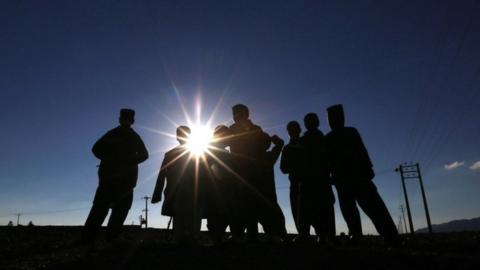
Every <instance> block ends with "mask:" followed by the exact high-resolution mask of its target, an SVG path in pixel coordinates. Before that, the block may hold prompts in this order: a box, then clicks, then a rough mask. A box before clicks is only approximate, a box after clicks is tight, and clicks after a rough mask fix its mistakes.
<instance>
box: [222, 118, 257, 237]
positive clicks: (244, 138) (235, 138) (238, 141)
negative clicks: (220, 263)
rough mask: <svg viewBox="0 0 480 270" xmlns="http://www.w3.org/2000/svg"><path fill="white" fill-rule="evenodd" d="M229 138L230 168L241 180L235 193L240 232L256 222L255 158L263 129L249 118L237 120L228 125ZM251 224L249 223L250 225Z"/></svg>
mask: <svg viewBox="0 0 480 270" xmlns="http://www.w3.org/2000/svg"><path fill="white" fill-rule="evenodd" d="M229 130H230V133H231V139H230V141H229V146H230V151H231V153H232V168H233V170H234V172H235V176H236V179H237V180H239V181H240V182H241V184H240V185H239V186H238V190H237V191H236V193H237V194H238V196H237V198H238V200H239V206H240V207H239V208H238V211H239V215H240V217H239V219H238V220H240V221H241V223H242V226H241V227H242V228H243V229H242V232H243V231H244V230H245V229H246V228H247V226H248V224H254V223H255V224H256V214H255V213H256V211H257V207H256V205H255V202H256V200H257V198H258V191H257V190H256V189H255V187H254V181H255V174H256V170H257V167H258V163H257V158H258V155H259V154H260V153H261V151H262V150H261V142H262V141H261V140H262V138H263V137H262V134H263V131H262V129H261V127H259V126H257V125H255V124H253V123H252V122H251V121H250V120H243V121H241V122H237V123H235V124H233V125H231V126H230V127H229ZM252 226H253V225H250V227H252Z"/></svg>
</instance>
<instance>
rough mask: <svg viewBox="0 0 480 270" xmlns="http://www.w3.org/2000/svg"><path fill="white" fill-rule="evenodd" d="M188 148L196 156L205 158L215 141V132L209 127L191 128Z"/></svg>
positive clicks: (195, 126)
mask: <svg viewBox="0 0 480 270" xmlns="http://www.w3.org/2000/svg"><path fill="white" fill-rule="evenodd" d="M190 129H191V133H190V135H189V136H188V139H187V144H186V147H187V149H188V151H190V153H192V154H193V155H195V156H203V155H204V154H205V152H206V151H207V150H208V148H209V146H210V143H211V142H212V140H213V130H212V129H211V128H209V127H208V126H207V125H201V124H195V125H192V126H191V127H190Z"/></svg>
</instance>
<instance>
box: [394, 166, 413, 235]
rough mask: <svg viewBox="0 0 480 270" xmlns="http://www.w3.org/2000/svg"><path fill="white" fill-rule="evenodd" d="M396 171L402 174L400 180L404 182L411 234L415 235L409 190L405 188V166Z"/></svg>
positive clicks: (404, 194)
mask: <svg viewBox="0 0 480 270" xmlns="http://www.w3.org/2000/svg"><path fill="white" fill-rule="evenodd" d="M395 171H396V172H400V178H401V180H402V188H403V196H404V197H405V205H406V206H407V214H408V225H410V233H411V234H413V233H414V229H413V221H412V212H411V211H410V203H409V202H408V194H407V188H406V187H405V176H404V170H403V166H402V165H400V166H399V167H398V168H397V169H395ZM405 231H406V230H405Z"/></svg>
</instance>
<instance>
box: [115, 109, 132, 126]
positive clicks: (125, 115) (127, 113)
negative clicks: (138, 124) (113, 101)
mask: <svg viewBox="0 0 480 270" xmlns="http://www.w3.org/2000/svg"><path fill="white" fill-rule="evenodd" d="M118 122H119V123H120V126H122V127H130V126H131V125H133V123H135V111H134V110H132V109H125V108H124V109H121V110H120V117H119V118H118Z"/></svg>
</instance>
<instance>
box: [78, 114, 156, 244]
mask: <svg viewBox="0 0 480 270" xmlns="http://www.w3.org/2000/svg"><path fill="white" fill-rule="evenodd" d="M134 122H135V111H134V110H131V109H121V110H120V118H119V123H120V125H119V126H118V127H116V128H114V129H112V130H110V131H108V132H107V133H106V134H105V135H103V136H102V137H101V138H100V139H99V140H98V141H97V142H96V143H95V144H94V145H93V148H92V152H93V154H94V155H95V157H97V158H98V159H100V166H99V169H98V178H99V183H98V187H97V191H96V193H95V198H94V200H93V206H92V209H91V210H90V214H89V215H88V218H87V221H86V222H85V227H84V231H83V239H82V240H83V241H84V242H94V241H95V238H96V235H97V233H98V230H99V229H100V227H101V225H102V223H103V221H104V220H105V218H106V216H107V214H108V211H109V209H112V213H111V215H110V219H109V221H108V227H107V240H109V241H112V240H115V239H116V238H117V237H118V235H119V234H120V232H121V229H122V226H123V222H124V221H125V219H126V217H127V214H128V211H129V210H130V207H131V205H132V201H133V189H134V187H135V186H136V184H137V178H138V164H139V163H142V162H144V161H145V160H147V158H148V151H147V149H146V147H145V144H144V143H143V141H142V139H141V138H140V136H139V135H138V134H137V133H136V132H135V131H134V130H133V129H132V127H131V126H132V125H133V123H134Z"/></svg>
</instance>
